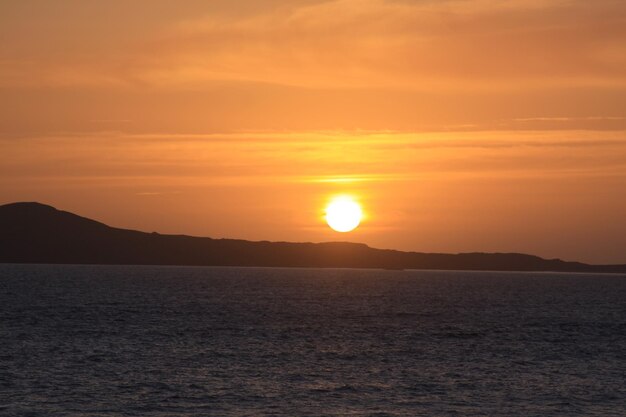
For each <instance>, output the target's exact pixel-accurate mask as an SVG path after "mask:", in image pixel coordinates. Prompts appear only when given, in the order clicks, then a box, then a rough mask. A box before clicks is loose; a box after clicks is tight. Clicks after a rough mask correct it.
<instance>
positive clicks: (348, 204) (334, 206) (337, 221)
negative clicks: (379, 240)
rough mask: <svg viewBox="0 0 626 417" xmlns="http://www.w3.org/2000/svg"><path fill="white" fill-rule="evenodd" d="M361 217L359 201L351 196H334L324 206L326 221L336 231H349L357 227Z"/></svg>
mask: <svg viewBox="0 0 626 417" xmlns="http://www.w3.org/2000/svg"><path fill="white" fill-rule="evenodd" d="M362 218H363V211H362V210H361V206H360V205H359V203H357V202H356V201H354V200H353V199H352V198H351V197H347V196H341V197H335V198H333V199H332V200H331V202H330V203H329V204H328V206H326V223H328V225H329V226H330V228H331V229H333V230H335V231H337V232H342V233H345V232H350V231H352V230H354V229H356V228H357V226H358V225H359V224H360V223H361V219H362Z"/></svg>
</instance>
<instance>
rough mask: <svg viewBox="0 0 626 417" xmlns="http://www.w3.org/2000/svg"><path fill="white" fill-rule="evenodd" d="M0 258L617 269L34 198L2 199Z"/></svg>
mask: <svg viewBox="0 0 626 417" xmlns="http://www.w3.org/2000/svg"><path fill="white" fill-rule="evenodd" d="M0 262H5V263H7V262H11V263H63V264H138V265H215V266H218V265H220V266H278V267H339V268H342V267H345V268H389V269H449V270H492V271H564V272H565V271H567V272H620V273H626V265H587V264H583V263H578V262H564V261H561V260H559V259H552V260H546V259H542V258H539V257H537V256H532V255H525V254H519V253H461V254H440V253H417V252H401V251H395V250H381V249H373V248H370V247H368V246H367V245H364V244H358V243H343V242H331V243H288V242H250V241H245V240H234V239H211V238H206V237H191V236H182V235H161V234H158V233H144V232H138V231H134V230H125V229H117V228H113V227H109V226H107V225H105V224H103V223H99V222H97V221H94V220H91V219H87V218H84V217H80V216H77V215H75V214H72V213H68V212H65V211H60V210H57V209H55V208H54V207H51V206H47V205H44V204H39V203H13V204H7V205H4V206H0Z"/></svg>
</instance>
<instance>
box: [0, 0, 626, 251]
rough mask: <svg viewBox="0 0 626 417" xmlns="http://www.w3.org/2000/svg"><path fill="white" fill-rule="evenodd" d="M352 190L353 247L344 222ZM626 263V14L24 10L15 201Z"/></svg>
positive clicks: (436, 247)
mask: <svg viewBox="0 0 626 417" xmlns="http://www.w3.org/2000/svg"><path fill="white" fill-rule="evenodd" d="M337 193H351V194H353V195H354V196H355V197H357V198H358V199H359V200H360V201H361V203H362V204H363V208H364V210H365V212H366V213H367V219H366V220H365V221H364V222H363V224H362V225H361V226H360V227H359V228H358V229H357V230H356V231H355V232H352V233H349V234H341V235H339V234H337V233H335V232H332V231H331V230H330V229H328V227H327V226H326V225H325V224H324V222H323V220H322V218H321V216H322V214H323V208H324V204H325V202H326V201H327V200H328V198H329V197H330V196H332V195H334V194H337ZM24 200H28V201H33V200H35V201H40V202H44V203H49V204H52V205H55V206H57V207H59V208H62V209H66V210H70V211H74V212H77V213H79V214H82V215H85V216H89V217H93V218H96V219H98V220H101V221H104V222H106V223H109V224H111V225H115V226H119V227H128V228H136V229H141V230H147V231H153V230H156V231H159V232H163V233H186V234H194V235H208V236H214V237H236V238H245V239H255V240H262V239H266V240H289V241H327V240H336V239H341V240H351V241H359V242H365V243H368V244H370V245H371V246H375V247H386V248H398V249H404V250H417V251H433V252H435V251H442V252H460V251H506V252H508V251H519V252H527V253H534V254H538V255H541V256H544V257H560V258H564V259H568V260H582V261H589V262H598V263H599V262H605V263H611V262H613V263H617V262H626V220H624V219H625V218H626V216H625V213H626V3H624V2H623V1H608V0H599V1H593V2H590V1H582V0H572V1H546V0H524V1H521V0H511V1H495V0H456V1H446V0H443V1H440V0H438V1H429V0H415V1H409V0H397V1H391V0H386V1H385V0H376V1H374V0H372V1H369V0H339V1H314V0H310V1H289V2H286V1H271V0H267V1H263V0H257V1H245V0H241V1H237V2H234V1H212V2H206V1H199V0H198V1H185V2H179V1H173V0H169V1H165V0H150V1H148V0H146V1H132V2H128V1H107V2H84V1H81V0H73V1H55V2H50V1H47V0H46V1H44V0H41V1H33V0H31V1H29V0H24V1H19V2H2V3H1V4H0V203H8V202H12V201H24Z"/></svg>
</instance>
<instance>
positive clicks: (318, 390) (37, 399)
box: [0, 264, 626, 417]
mask: <svg viewBox="0 0 626 417" xmlns="http://www.w3.org/2000/svg"><path fill="white" fill-rule="evenodd" d="M0 415H1V416H11V417H13V416H378V417H381V416H489V417H494V416H507V417H511V416H603V417H610V416H616V417H618V416H619V417H624V416H626V276H625V275H610V274H606V275H601V274H598V275H591V274H560V273H509V272H460V271H385V270H357V269H281V268H213V267H162V266H77V265H75V266H72V265H12V264H4V265H0Z"/></svg>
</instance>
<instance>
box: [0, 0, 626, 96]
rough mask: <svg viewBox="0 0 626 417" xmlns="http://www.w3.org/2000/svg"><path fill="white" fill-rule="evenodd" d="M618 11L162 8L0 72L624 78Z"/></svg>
mask: <svg viewBox="0 0 626 417" xmlns="http://www.w3.org/2000/svg"><path fill="white" fill-rule="evenodd" d="M625 22H626V5H625V4H624V3H623V2H620V1H612V0H599V1H594V2H588V1H582V0H573V1H548V0H531V1H528V0H524V1H522V0H513V1H506V2H503V1H496V0H473V1H469V0H443V1H431V0H425V1H393V0H337V1H328V2H320V3H313V4H311V3H306V4H298V3H295V5H293V6H285V7H277V8H272V9H268V10H267V11H265V12H258V13H255V14H244V15H241V14H223V13H222V14H218V13H210V12H207V13H206V14H204V15H200V16H198V17H194V18H179V19H172V20H171V21H166V22H163V24H161V25H160V26H158V27H157V28H152V30H151V31H150V32H149V33H147V34H146V35H145V36H142V37H141V38H133V39H132V40H133V42H128V43H123V42H122V41H121V40H120V37H119V36H116V37H115V38H114V41H115V42H118V43H117V44H115V45H108V46H107V47H106V48H105V47H102V48H101V51H98V50H96V51H91V53H86V52H84V51H82V50H81V49H80V48H77V49H78V50H79V52H80V53H76V54H72V53H71V52H67V51H63V53H62V55H61V56H62V57H63V61H62V62H57V61H55V60H54V59H53V58H51V57H50V55H49V53H47V54H45V55H42V56H45V59H44V58H41V59H42V60H43V63H44V66H43V67H38V65H35V64H36V61H37V59H38V57H37V56H36V53H35V56H30V57H28V60H27V61H25V60H21V61H20V60H17V61H15V60H11V58H12V56H8V57H5V58H7V59H6V60H5V62H9V61H10V64H11V65H6V66H3V67H4V70H3V71H2V72H0V77H2V78H4V83H7V82H10V83H19V82H24V83H28V82H38V81H39V82H44V83H51V84H59V85H68V84H72V83H76V84H85V85H90V84H94V85H98V84H100V85H103V86H107V87H115V86H118V87H119V86H127V87H128V86H133V85H142V86H145V85H148V86H158V87H172V86H174V87H177V88H179V87H180V86H195V87H199V86H202V85H205V84H207V83H208V84H210V83H215V82H221V81H225V80H228V81H233V80H234V81H246V82H249V81H252V82H266V83H272V84H283V85H291V86H299V87H305V88H401V89H415V90H441V89H444V90H471V91H473V90H477V89H478V90H484V91H492V90H496V91H501V90H506V91H516V90H521V89H524V88H545V87H551V88H552V87H555V86H561V87H563V86H571V87H574V86H602V87H607V86H609V87H619V88H624V87H625V86H626V74H625V73H624V71H623V68H624V66H625V65H626V47H625V45H626V23H625ZM136 24H137V25H141V22H136ZM84 35H85V36H86V38H87V41H88V40H89V36H90V33H85V34H84ZM100 35H101V34H100ZM100 35H99V36H100ZM42 36H43V35H42ZM94 36H95V35H94ZM111 42H113V41H111ZM98 52H100V53H98ZM26 66H27V67H28V68H25V67H26ZM23 70H27V71H26V72H25V73H23ZM20 74H23V76H22V75H20Z"/></svg>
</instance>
